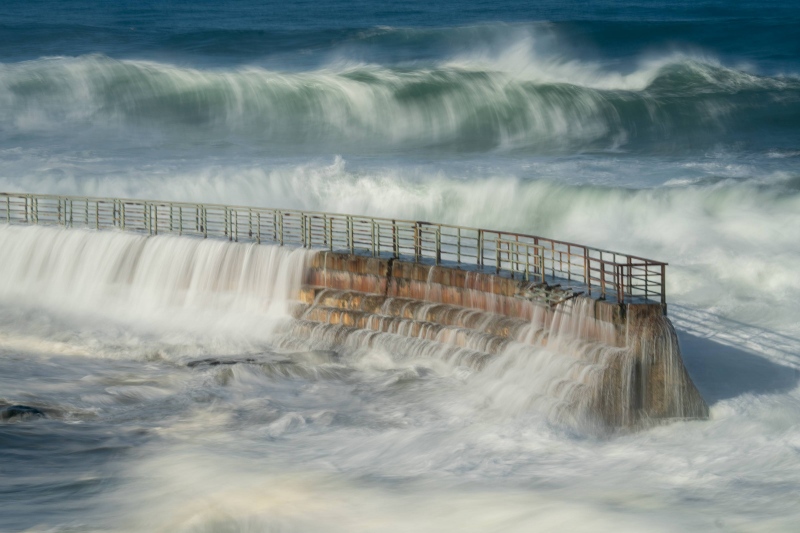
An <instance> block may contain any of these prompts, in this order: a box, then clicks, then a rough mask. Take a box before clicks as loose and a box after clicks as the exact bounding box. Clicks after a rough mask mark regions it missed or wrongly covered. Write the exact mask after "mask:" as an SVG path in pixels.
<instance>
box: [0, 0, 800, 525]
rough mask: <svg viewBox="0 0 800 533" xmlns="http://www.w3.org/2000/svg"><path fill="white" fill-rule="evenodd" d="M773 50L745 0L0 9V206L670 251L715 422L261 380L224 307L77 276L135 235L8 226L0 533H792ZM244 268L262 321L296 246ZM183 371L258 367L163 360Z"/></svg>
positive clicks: (321, 381) (776, 5)
mask: <svg viewBox="0 0 800 533" xmlns="http://www.w3.org/2000/svg"><path fill="white" fill-rule="evenodd" d="M799 28H800V5H798V4H796V3H794V2H788V1H786V2H775V1H763V0H762V1H759V2H753V1H743V2H724V1H702V0H701V1H694V2H692V1H664V2H648V1H636V2H634V1H610V0H606V1H597V2H591V3H584V2H566V1H558V2H556V1H551V0H547V1H542V2H530V1H521V0H500V1H491V2H489V1H475V2H457V1H450V0H445V1H437V2H430V1H428V2H425V1H420V0H406V1H403V2H399V1H394V0H391V1H378V0H361V1H352V2H344V1H342V2H334V1H330V0H318V1H314V2H310V1H296V2H276V1H272V0H266V1H254V0H251V1H247V0H242V1H229V2H226V1H216V2H206V1H199V0H195V1H192V2H184V1H172V2H155V1H137V2H133V1H130V2H126V1H120V2H90V1H82V0H72V1H69V2H60V1H18V0H4V1H3V2H2V3H0V191H9V192H35V193H54V194H55V193H60V194H73V195H102V196H125V197H139V198H153V199H164V200H182V201H208V202H216V203H233V204H244V205H258V206H267V207H286V208H303V209H312V210H326V211H335V212H346V213H354V214H364V215H375V216H384V217H390V216H391V217H395V216H396V217H402V218H407V219H414V220H428V221H435V222H448V223H456V224H464V225H469V226H477V227H488V228H493V229H506V230H518V231H524V232H526V233H535V234H540V235H545V236H551V237H554V238H559V239H564V240H570V241H574V242H581V243H587V244H591V245H594V246H598V247H603V248H608V249H613V250H619V251H622V252H628V253H632V254H636V255H640V256H645V257H652V258H653V259H657V260H663V261H667V262H669V263H670V266H669V268H668V277H667V279H668V286H667V291H668V301H669V312H670V317H671V319H672V320H673V322H674V323H675V325H676V327H677V329H678V333H679V336H680V339H681V343H682V348H683V357H684V360H685V363H686V366H687V368H688V370H689V372H690V374H691V376H692V378H693V379H694V381H695V383H696V385H697V387H698V389H699V390H700V391H701V393H702V394H703V395H704V397H705V399H706V400H707V401H708V403H709V405H710V407H711V417H710V420H708V421H687V422H676V423H672V424H668V425H664V426H660V427H656V428H653V429H650V430H647V431H642V432H638V433H633V434H621V435H615V436H606V437H598V436H594V435H591V434H589V433H587V432H583V431H581V428H580V427H563V426H560V425H558V424H555V423H553V422H552V421H551V420H550V419H548V417H547V416H546V413H541V412H537V411H536V410H530V409H526V408H525V406H526V405H529V404H530V402H529V401H528V400H529V398H528V396H526V395H532V394H537V392H538V391H536V390H531V389H532V388H534V387H535V383H538V381H540V380H536V379H534V377H535V376H534V374H533V373H534V372H537V370H536V369H529V368H527V367H526V366H525V365H524V364H523V363H515V362H514V361H506V363H505V364H506V367H504V368H503V369H502V371H499V372H496V373H495V374H491V375H488V374H485V373H484V374H481V373H480V372H477V371H471V370H470V369H467V368H459V367H453V366H450V365H448V364H446V362H443V361H436V360H424V359H419V358H416V359H415V358H413V357H410V356H408V354H402V353H387V352H382V351H380V350H358V349H355V348H354V349H352V350H350V351H349V352H345V353H343V354H339V356H337V357H333V355H331V354H330V353H328V352H324V351H318V350H317V351H315V350H306V351H302V350H301V351H298V352H297V353H295V354H294V355H293V356H292V357H293V360H292V361H290V362H291V364H289V362H287V360H286V359H285V358H286V354H285V353H282V352H280V351H279V350H277V349H275V344H274V338H273V333H272V331H273V329H272V324H274V323H279V322H280V320H281V319H280V318H279V317H278V318H276V317H275V314H276V313H275V312H273V311H274V310H272V311H270V312H264V313H262V314H258V313H249V312H248V309H249V307H248V306H249V305H250V304H251V303H252V302H249V301H246V300H247V297H246V295H244V296H243V295H239V296H238V297H237V299H234V301H220V300H219V299H212V300H209V301H201V302H199V303H197V302H196V305H194V306H187V307H184V308H181V309H178V310H176V311H174V312H173V311H169V312H167V311H165V309H169V305H170V303H171V302H172V301H173V298H178V296H177V295H178V294H179V293H180V290H181V287H176V286H174V280H171V279H169V277H168V276H165V275H161V274H160V272H162V270H159V268H157V267H158V265H159V264H160V263H158V264H156V267H155V268H154V269H151V271H150V277H149V278H147V279H141V280H138V281H137V283H138V285H136V287H137V290H136V291H133V292H131V293H130V294H128V293H124V291H123V290H122V289H120V288H119V287H114V286H112V285H105V284H104V283H103V279H100V277H99V275H97V276H96V275H93V274H87V275H81V274H80V269H83V268H85V269H87V270H86V271H87V272H95V273H97V272H99V273H101V274H102V273H103V272H106V270H103V269H104V268H106V269H107V270H108V269H112V267H113V265H111V266H109V265H106V263H104V261H106V262H107V260H108V257H109V256H113V254H114V253H117V254H120V255H124V253H125V250H127V249H129V247H131V246H134V247H135V246H139V244H137V242H138V241H136V239H138V237H134V236H125V235H119V234H108V235H96V234H90V233H86V232H80V231H77V230H76V231H75V232H74V234H70V236H67V235H64V234H62V233H53V232H54V231H55V230H44V229H37V228H28V229H26V230H25V231H23V229H22V228H16V227H15V228H8V227H5V228H0V407H4V406H9V405H15V404H24V405H30V406H36V407H37V408H38V409H41V410H42V411H43V412H45V413H46V414H47V417H44V418H41V417H34V416H27V417H25V416H22V417H19V416H17V417H7V419H6V418H4V419H2V420H0V452H1V454H2V459H0V531H3V532H5V531H9V532H11V531H37V532H39V531H41V532H44V531H48V532H51V531H70V532H72V531H92V532H94V531H170V532H173V531H186V532H212V531H217V532H256V531H258V532H260V531H276V532H278V531H280V532H301V531H302V532H307V531H308V532H313V531H326V532H338V531H342V532H363V531H381V532H387V531H398V532H400V531H402V532H405V531H430V532H441V531H475V532H489V531H508V532H511V531H556V530H558V531H592V532H597V531H614V532H623V531H636V532H641V531H712V530H720V531H787V532H788V531H797V528H798V524H800V507H799V506H798V501H800V496H799V495H800V388H798V380H800V374H799V373H798V369H800V38H798V29H799ZM12 230H13V231H12ZM164 239H165V240H164V241H163V242H161V241H159V242H161V246H162V247H163V249H164V250H165V252H163V253H167V255H168V256H169V257H171V258H177V259H176V260H181V258H186V257H193V258H195V259H196V258H202V257H211V256H213V255H214V254H218V253H224V252H221V251H220V250H219V249H215V248H213V247H209V246H211V245H208V246H207V247H206V248H204V249H197V248H193V246H195V247H196V246H197V245H196V243H194V242H191V243H186V242H183V240H181V239H173V240H170V238H164ZM37 246H38V247H39V248H41V249H38V248H37ZM214 246H217V245H216V244H214ZM218 246H228V245H225V244H219V245H218ZM48 254H52V256H53V257H55V256H56V255H57V257H58V258H60V259H61V260H63V263H59V264H61V265H62V268H60V269H56V270H57V271H49V270H47V269H46V266H47V265H52V264H54V263H53V262H52V261H51V260H49V259H48V257H51V256H50V255H48ZM204 254H205V255H204ZM264 254H267V252H264ZM162 255H163V254H162ZM159 257H161V259H160V260H162V261H168V259H165V257H166V256H159ZM261 260H263V261H264V264H269V265H273V266H275V265H277V266H275V268H274V269H271V270H270V272H273V271H274V272H275V276H274V279H272V280H270V281H266V282H265V283H266V285H265V286H264V287H262V288H263V290H264V291H265V293H264V294H268V295H269V296H270V297H271V298H274V299H277V300H280V298H282V297H285V296H286V295H283V296H281V294H283V293H282V292H281V291H285V290H286V288H287V287H289V286H291V284H292V280H291V279H289V278H290V277H291V275H290V273H288V274H287V272H286V269H285V268H284V267H285V266H286V265H289V266H290V267H291V266H292V265H297V264H300V263H301V262H302V257H297V253H295V254H294V255H292V254H290V253H289V252H285V251H270V252H269V254H267V255H265V256H264V257H263V258H262V259H261ZM48 261H49V262H48ZM281 265H282V266H281ZM31 272H34V273H36V275H35V276H32V275H30V273H31ZM209 275H213V272H212V273H211V274H209ZM170 283H173V284H170ZM270 284H271V285H270ZM267 285H268V286H267ZM115 291H116V292H115ZM259 295H260V296H263V294H259ZM276 295H277V296H276ZM208 357H234V358H236V357H238V358H239V359H241V358H242V357H246V358H251V359H254V360H258V361H259V364H238V365H230V366H229V365H219V366H203V365H200V366H195V367H187V362H190V361H195V360H201V359H203V358H208ZM515 364H518V366H515ZM554 379H557V376H554ZM498 391H503V392H504V393H503V394H498Z"/></svg>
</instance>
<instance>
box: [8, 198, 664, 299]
mask: <svg viewBox="0 0 800 533" xmlns="http://www.w3.org/2000/svg"><path fill="white" fill-rule="evenodd" d="M1 222H5V223H8V224H20V223H23V224H44V225H60V226H65V227H76V226H77V227H84V228H93V229H112V228H118V229H121V230H126V231H135V232H140V233H146V234H149V235H158V234H162V233H171V234H177V235H192V236H198V237H204V238H207V237H215V238H218V237H222V238H227V239H229V240H232V241H237V242H238V241H249V242H256V243H275V244H280V245H284V244H286V245H297V246H304V247H310V248H322V249H328V250H332V251H346V252H349V253H366V254H371V255H373V256H376V257H378V256H391V257H396V258H402V259H411V260H414V261H417V262H433V263H435V264H437V265H438V264H443V263H444V264H449V265H453V266H460V267H472V268H475V269H477V270H483V271H485V270H493V271H494V272H497V273H501V274H506V275H509V276H511V277H512V278H516V277H519V278H520V279H522V280H525V281H529V282H538V283H544V282H546V281H547V280H550V281H552V282H553V283H564V282H567V283H571V284H577V285H579V286H580V287H581V288H582V289H583V290H585V291H586V292H588V294H589V295H590V296H592V295H595V296H598V297H600V298H605V299H616V300H617V301H618V302H620V303H625V302H628V301H631V300H636V301H656V302H660V303H661V304H662V305H665V304H666V300H665V297H666V292H665V281H666V272H665V269H666V265H667V264H666V263H662V262H659V261H652V260H650V259H644V258H642V257H636V256H633V255H627V254H621V253H617V252H610V251H608V250H601V249H599V248H592V247H589V246H584V245H581V244H575V243H570V242H565V241H559V240H555V239H548V238H545V237H538V236H534V235H525V234H521V233H512V232H505V231H495V230H487V229H480V228H470V227H463V226H453V225H448V224H434V223H430V222H421V221H411V220H398V219H388V218H375V217H361V216H353V215H344V214H337V213H321V212H313V211H296V210H291V209H271V208H260V207H243V206H229V205H218V204H201V203H186V202H165V201H157V200H134V199H126V198H90V197H82V196H81V197H79V196H56V195H44V194H24V193H20V194H18V193H0V223H1Z"/></svg>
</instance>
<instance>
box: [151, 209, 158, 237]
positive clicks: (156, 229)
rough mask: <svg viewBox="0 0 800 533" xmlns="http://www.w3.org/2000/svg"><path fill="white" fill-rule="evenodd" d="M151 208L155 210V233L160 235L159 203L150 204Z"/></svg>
mask: <svg viewBox="0 0 800 533" xmlns="http://www.w3.org/2000/svg"><path fill="white" fill-rule="evenodd" d="M150 209H152V210H153V211H155V217H154V219H155V222H156V223H155V226H154V228H153V235H158V204H150Z"/></svg>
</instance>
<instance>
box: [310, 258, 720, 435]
mask: <svg viewBox="0 0 800 533" xmlns="http://www.w3.org/2000/svg"><path fill="white" fill-rule="evenodd" d="M305 279H306V284H305V286H304V287H303V289H302V291H301V297H302V299H303V300H304V301H305V302H306V304H307V305H308V307H307V308H306V309H305V310H303V311H302V312H300V313H299V314H298V318H299V320H298V322H297V323H296V324H295V326H294V328H295V330H296V331H295V332H296V333H297V334H302V335H307V336H310V337H311V338H317V339H325V340H327V342H328V343H331V344H337V343H339V344H342V343H349V344H351V345H354V346H358V345H363V344H370V345H378V346H381V347H383V348H387V349H390V350H416V352H417V355H428V356H438V357H442V358H448V359H454V360H457V361H458V362H459V363H461V364H468V365H471V366H473V367H477V368H481V369H482V371H488V372H491V371H493V368H492V366H493V364H494V361H496V360H499V359H502V358H517V359H520V358H526V359H530V360H531V361H532V362H533V364H534V365H536V368H535V372H534V373H533V374H531V382H530V394H529V399H528V401H527V402H526V404H527V405H529V406H532V407H537V408H541V409H544V410H546V411H548V414H550V415H551V416H552V417H553V418H555V419H557V420H580V421H585V420H589V421H591V422H597V423H601V424H602V425H604V426H606V427H610V428H620V427H628V428H632V427H642V426H647V425H649V424H652V423H654V422H657V421H660V420H669V419H683V418H706V417H707V416H708V406H707V405H706V403H705V402H704V400H703V399H702V397H701V396H700V394H699V392H698V391H697V389H696V388H695V386H694V384H693V383H692V381H691V378H690V377H689V375H688V373H687V372H686V369H685V368H684V366H683V361H682V359H681V355H680V348H679V345H678V342H677V337H676V334H675V331H674V329H673V327H672V324H671V323H670V321H669V319H668V318H667V317H666V316H665V315H664V312H663V308H662V306H661V305H657V304H625V305H619V304H616V303H611V302H607V301H603V300H595V299H592V298H589V297H584V296H580V295H578V296H572V297H567V296H564V295H562V298H564V300H563V301H562V302H560V303H556V304H555V305H544V304H543V303H542V302H541V301H537V300H536V299H535V298H529V297H526V295H525V294H523V293H524V291H523V290H522V287H523V284H521V283H520V282H518V281H515V280H513V279H508V278H505V277H501V276H497V275H493V274H487V273H481V272H469V271H464V270H457V269H453V268H447V267H442V266H431V265H423V264H419V263H413V262H404V261H399V260H392V259H388V260H384V259H378V258H368V257H360V256H355V255H349V254H339V253H329V252H320V253H318V254H317V255H316V256H315V257H314V258H313V260H312V261H311V264H310V268H309V269H308V271H307V274H306V278H305ZM557 291H558V289H553V291H552V292H557ZM399 338H411V339H414V342H403V341H401V340H399ZM422 341H425V342H422ZM523 386H524V385H523Z"/></svg>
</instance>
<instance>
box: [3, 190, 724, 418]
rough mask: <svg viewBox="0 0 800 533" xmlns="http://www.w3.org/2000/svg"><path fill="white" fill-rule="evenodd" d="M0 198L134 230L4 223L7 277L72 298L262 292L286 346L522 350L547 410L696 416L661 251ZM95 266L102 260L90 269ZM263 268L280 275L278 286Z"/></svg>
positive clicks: (49, 218) (473, 361)
mask: <svg viewBox="0 0 800 533" xmlns="http://www.w3.org/2000/svg"><path fill="white" fill-rule="evenodd" d="M3 196H4V198H3V199H4V200H5V202H4V203H5V206H4V208H5V209H3V208H2V207H0V220H2V218H5V221H6V224H7V225H8V229H9V230H11V227H12V226H13V225H18V224H25V225H45V226H46V225H60V226H64V227H76V226H77V227H82V228H88V229H91V230H102V229H116V230H125V234H126V235H127V234H134V235H137V237H136V238H134V239H132V240H131V239H127V240H125V241H120V240H119V239H116V240H114V239H112V238H111V237H107V239H111V240H114V242H113V243H105V244H103V243H98V241H97V237H98V236H95V237H92V235H94V233H93V232H81V237H79V238H78V237H76V239H77V240H79V241H81V242H79V243H73V244H74V246H71V245H70V244H68V243H67V244H65V242H66V241H68V239H64V238H63V237H62V236H55V235H53V233H52V231H53V230H48V231H43V232H40V233H29V234H25V235H21V234H19V233H18V232H17V233H15V234H10V235H9V236H8V237H7V238H6V239H5V241H4V242H5V244H4V246H6V247H7V248H8V250H7V251H8V252H9V253H13V254H14V256H15V257H17V259H18V261H16V262H14V263H13V265H16V266H17V267H18V268H17V270H16V271H11V270H10V271H9V272H10V274H9V275H8V276H7V280H8V281H9V282H10V283H19V282H20V280H27V281H31V279H32V278H31V276H33V278H35V279H33V281H32V282H41V280H48V279H50V280H52V279H55V278H58V281H57V283H55V286H57V287H62V288H64V287H66V288H69V287H73V288H74V287H76V286H78V285H75V283H74V280H73V279H67V278H70V277H72V278H80V279H82V280H83V285H82V286H84V288H85V289H86V290H82V291H81V293H80V295H72V297H73V298H76V297H77V298H78V299H80V298H86V294H91V293H93V292H94V293H96V296H97V301H101V300H102V298H103V294H104V293H105V292H106V291H108V290H112V289H113V291H115V292H119V291H120V289H119V287H120V286H130V287H131V290H129V291H128V292H129V295H130V297H131V298H133V297H138V298H141V297H142V290H144V289H146V291H147V293H148V294H149V293H152V294H154V295H159V294H161V295H166V296H167V297H164V296H159V297H158V298H155V299H152V298H151V299H149V300H148V301H149V302H150V303H151V304H153V305H151V307H153V306H155V307H156V308H160V307H169V306H171V305H172V306H175V305H178V306H182V307H186V306H190V307H198V306H199V307H200V308H202V307H203V306H204V305H206V304H209V305H217V306H219V305H222V304H221V303H220V302H228V303H229V304H231V305H229V306H228V307H231V308H236V309H237V311H242V306H241V305H239V303H240V302H241V301H246V302H247V303H248V306H247V308H248V309H251V310H252V311H253V312H259V311H260V310H263V309H275V308H276V307H275V306H276V302H277V304H278V307H279V308H280V309H283V310H285V311H286V312H287V313H289V314H291V315H293V317H294V320H292V321H290V322H289V323H288V325H287V326H285V329H284V330H283V331H284V332H285V333H286V336H285V337H284V340H283V341H282V342H284V343H285V344H287V345H291V344H292V343H297V342H298V339H302V342H303V343H305V345H306V346H311V347H316V348H324V349H333V350H336V349H337V348H338V347H342V346H346V347H349V348H357V349H362V348H380V349H383V350H387V351H390V352H393V353H401V354H405V355H407V356H409V357H434V358H439V359H441V360H442V361H446V362H448V363H449V364H454V365H463V366H466V367H469V368H471V369H473V370H475V371H478V372H487V373H491V372H502V371H503V370H502V368H501V367H502V364H500V368H498V361H499V362H501V363H502V361H503V360H504V359H508V358H516V359H518V360H519V359H524V360H526V361H530V362H531V364H532V365H533V370H532V371H531V376H532V378H531V382H530V384H529V388H528V386H527V384H523V385H522V386H521V387H520V388H521V395H520V396H519V397H521V398H523V399H522V400H520V402H521V405H523V407H524V408H531V409H539V410H543V411H545V412H547V413H548V415H549V416H551V418H553V419H554V420H557V421H564V422H578V423H588V424H595V425H600V426H602V427H607V428H621V427H622V428H636V427H643V426H646V425H649V424H652V423H655V422H658V421H662V420H670V419H677V418H703V417H706V416H707V415H708V407H707V405H706V404H705V402H704V401H703V399H702V398H701V397H700V395H699V393H698V392H697V390H696V388H695V387H694V385H693V383H692V381H691V379H690V377H689V375H688V374H687V372H686V370H685V369H684V367H683V363H682V360H681V356H680V351H679V347H678V343H677V339H676V336H675V333H674V330H673V328H672V325H671V324H670V322H669V320H668V319H667V317H666V300H665V294H664V290H663V288H664V275H665V274H664V273H665V264H664V263H658V262H655V261H651V260H647V259H642V258H637V257H633V256H626V255H623V254H618V253H615V252H608V251H604V250H596V249H592V248H589V247H585V246H582V245H577V244H572V243H562V242H560V241H554V240H551V239H545V238H542V237H536V236H527V235H519V234H506V233H502V232H495V231H490V230H482V229H471V228H462V227H456V226H446V225H439V224H430V223H423V222H409V221H395V220H392V221H388V220H385V219H375V218H368V219H367V218H360V217H353V216H349V215H337V214H327V213H302V212H293V211H286V210H265V209H258V208H248V207H232V206H214V205H200V204H180V203H169V202H150V201H139V200H128V199H98V198H71V197H55V196H41V195H10V194H5V195H3ZM12 233H13V232H12ZM102 234H103V235H113V234H112V233H110V232H102ZM164 234H178V235H179V236H194V237H198V236H201V237H204V238H209V237H211V239H208V240H207V241H206V240H204V241H197V240H196V239H178V240H177V241H179V242H186V243H187V244H186V245H185V246H181V245H179V243H178V242H177V241H176V242H173V240H174V239H175V237H174V236H171V237H160V236H161V235H164ZM151 237H152V239H151ZM220 237H221V238H223V239H227V240H229V241H234V242H228V243H225V242H224V241H221V240H219V238H220ZM48 239H49V240H50V241H52V242H45V241H48ZM164 239H170V241H169V242H165V241H164ZM239 241H250V242H251V244H244V243H241V242H239ZM199 242H208V243H209V245H208V246H203V247H199V246H198V244H197V243H199ZM192 243H194V244H192ZM269 243H271V244H273V246H263V245H265V244H269ZM275 244H277V245H282V244H283V245H301V246H304V247H306V248H310V249H311V250H312V251H311V252H310V253H307V254H305V255H303V256H297V254H294V255H292V254H287V253H273V252H267V251H266V250H277V249H280V247H279V246H274V245H275ZM87 250H94V254H95V255H96V256H97V257H95V259H96V260H93V261H87V257H88V255H87V253H85V252H86V251H87ZM314 250H316V251H314ZM261 251H263V253H262V252H261ZM37 254H38V255H37ZM31 264H35V265H36V267H37V268H36V269H34V270H31V269H30V268H29V267H30V265H31ZM13 265H12V266H13ZM98 265H99V266H98ZM100 266H102V269H103V270H102V272H100V271H98V272H96V273H94V274H93V273H92V272H93V271H94V270H97V269H98V268H99V267H100ZM95 274H96V275H95ZM273 278H274V279H273ZM278 278H280V279H281V280H284V281H281V282H280V283H279V285H280V287H277V288H275V287H273V285H275V283H276V280H277V279H278ZM133 289H136V290H133ZM251 289H252V290H251ZM254 299H255V300H258V301H254ZM204 302H205V303H204ZM237 302H238V303H237ZM288 302H294V303H293V305H284V304H285V303H288ZM88 304H89V305H91V302H88ZM226 305H227V304H226Z"/></svg>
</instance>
